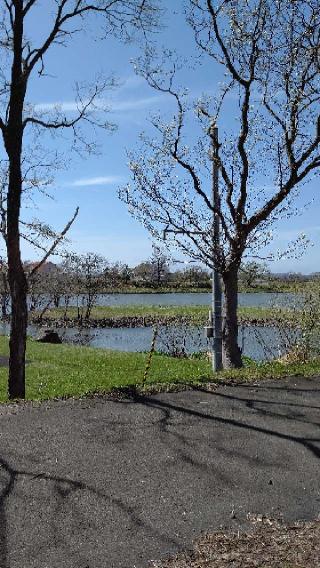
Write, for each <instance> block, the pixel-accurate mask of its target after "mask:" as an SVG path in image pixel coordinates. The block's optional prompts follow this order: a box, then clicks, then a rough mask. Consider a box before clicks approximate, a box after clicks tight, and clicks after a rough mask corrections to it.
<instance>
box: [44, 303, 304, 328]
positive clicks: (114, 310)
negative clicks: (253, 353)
mask: <svg viewBox="0 0 320 568" xmlns="http://www.w3.org/2000/svg"><path fill="white" fill-rule="evenodd" d="M208 311H209V307H208V306H97V307H94V308H93V309H92V312H91V319H94V320H100V319H104V318H125V317H126V318H133V317H145V318H153V319H159V320H161V319H165V318H178V319H181V318H184V319H185V320H188V321H189V322H190V323H194V324H205V322H206V321H207V319H208ZM238 313H239V319H240V321H241V320H252V319H259V320H264V321H265V320H271V319H278V320H280V321H287V320H290V316H291V317H292V315H291V314H290V311H289V310H286V309H281V310H280V309H277V308H268V307H267V308H265V307H240V308H239V312H238ZM63 315H64V308H53V309H50V310H48V311H47V312H46V313H45V316H44V317H45V318H49V319H52V320H55V319H59V318H61V317H63ZM77 315H78V312H77V308H74V307H70V308H68V310H67V317H68V318H70V319H77ZM295 315H296V314H295ZM36 316H37V314H34V317H36Z"/></svg>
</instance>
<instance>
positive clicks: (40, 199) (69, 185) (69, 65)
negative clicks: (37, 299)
mask: <svg viewBox="0 0 320 568" xmlns="http://www.w3.org/2000/svg"><path fill="white" fill-rule="evenodd" d="M39 4H40V7H41V4H42V7H44V6H47V2H42V3H41V2H40V3H39ZM181 4H182V3H181V2H180V1H178V0H175V3H174V6H175V9H173V7H172V6H173V2H172V1H171V2H170V0H165V1H164V5H165V6H166V8H167V13H166V14H165V16H164V19H163V22H164V25H165V29H164V30H163V31H161V32H159V33H158V34H157V35H156V36H155V37H154V41H155V43H156V44H157V45H158V46H159V48H160V49H161V46H163V45H165V46H166V47H167V48H168V47H170V48H173V49H176V50H177V52H178V53H179V54H180V55H182V56H183V57H184V58H185V60H186V64H185V68H184V69H183V71H182V72H181V75H180V81H181V82H183V84H184V85H185V86H186V87H187V88H188V89H189V91H190V93H191V95H194V96H195V97H196V96H199V95H200V94H201V93H202V92H205V91H207V92H211V93H212V92H214V90H215V89H216V87H217V76H216V75H213V74H212V67H210V68H207V67H206V64H202V66H200V65H199V59H197V58H195V59H193V58H194V56H195V52H194V48H193V34H192V31H191V30H190V29H189V28H188V27H187V25H186V23H185V22H184V18H183V16H182V13H181ZM46 18H47V13H46V11H45V10H39V13H38V15H37V20H36V21H34V20H31V19H30V21H29V22H28V25H29V33H30V34H32V35H33V37H36V36H41V33H42V30H43V29H44V28H45V26H46ZM96 25H97V24H93V25H92V26H91V28H90V29H89V30H88V31H87V32H86V33H85V34H82V35H81V36H75V37H74V38H73V40H72V42H71V44H70V45H69V46H68V47H67V48H63V47H59V46H56V47H55V48H54V49H52V51H50V52H49V53H48V56H47V57H46V59H45V65H46V73H47V74H48V76H46V77H44V78H38V77H36V78H35V79H34V80H33V82H32V84H31V89H30V91H29V96H28V100H30V102H32V103H33V104H36V105H39V108H41V107H45V105H48V108H50V105H53V104H55V103H59V104H61V105H62V107H63V108H65V109H69V111H70V112H72V108H73V106H72V105H73V100H74V99H73V84H74V82H75V81H91V80H94V78H95V76H96V75H97V74H103V75H106V76H107V75H110V74H111V73H114V75H115V76H116V77H117V78H118V79H119V83H120V86H119V87H118V88H117V89H115V90H113V91H112V92H110V108H111V111H110V120H112V121H113V122H115V123H116V124H117V127H118V128H117V131H116V132H114V133H112V134H109V133H108V132H105V131H98V132H97V138H98V142H99V144H100V147H101V153H100V155H99V156H90V157H87V159H83V158H80V157H79V156H77V155H69V154H68V155H67V158H66V160H67V162H68V168H67V169H62V170H60V171H58V172H57V174H56V176H55V182H54V184H53V185H52V187H51V188H50V193H51V195H52V199H48V198H45V197H44V196H41V195H39V196H35V197H34V203H33V204H32V205H30V203H29V204H28V208H27V209H26V210H25V211H24V215H25V216H26V217H29V218H30V217H32V216H36V217H38V218H40V219H41V220H43V221H45V222H47V223H49V224H51V225H52V226H53V227H55V228H56V229H57V230H59V229H62V228H63V226H64V225H65V223H66V222H67V220H68V219H69V218H70V217H71V216H72V214H73V211H74V209H75V207H76V206H79V208H80V213H79V216H78V218H77V220H76V222H75V224H74V226H73V227H72V229H71V231H70V233H69V239H70V240H71V242H70V248H71V249H72V250H75V251H77V252H87V251H95V252H98V253H100V254H102V255H104V256H106V257H107V258H108V259H109V260H110V261H116V260H120V261H122V262H126V263H128V264H129V265H132V266H133V265H135V264H137V263H139V262H140V261H142V260H144V259H146V258H147V257H149V256H150V254H151V240H150V238H149V236H148V234H147V232H146V231H145V230H144V229H143V228H142V227H141V226H140V225H139V224H138V222H137V221H135V220H134V219H132V218H131V217H130V216H129V214H128V212H127V210H126V208H125V206H124V204H123V203H121V202H120V201H119V199H118V197H117V189H118V187H119V185H124V184H125V183H126V182H127V181H128V179H129V171H128V168H127V165H126V161H127V158H126V149H129V150H130V149H134V148H135V147H136V146H137V140H138V136H139V133H140V132H141V131H142V130H147V131H148V130H149V128H150V127H149V120H148V117H149V116H150V113H152V112H156V111H158V110H159V111H160V112H161V114H168V116H169V111H170V102H169V101H168V100H167V98H166V97H165V96H163V95H160V94H158V93H156V92H154V91H153V90H152V89H150V88H149V87H148V86H147V85H146V84H145V82H144V80H143V79H142V78H140V77H137V76H136V75H135V74H134V70H133V65H132V62H131V60H132V59H134V58H136V57H137V56H138V55H139V53H140V51H139V50H140V47H139V42H136V43H130V44H125V45H124V44H121V43H120V42H119V41H117V40H115V39H108V40H106V41H104V42H101V41H99V40H97V38H96V37H95V36H97V35H98V33H99V30H98V28H97V27H95V26H96ZM231 120H232V116H228V117H226V121H231ZM48 144H50V145H51V144H52V142H48ZM54 144H55V145H57V146H58V147H59V150H60V151H62V152H63V151H67V148H68V144H67V142H66V141H65V140H64V139H60V138H57V139H56V140H55V141H54ZM318 185H319V184H316V183H315V182H313V184H311V185H310V186H309V187H307V188H304V197H302V198H299V199H298V202H297V204H298V207H299V209H300V215H299V216H298V217H295V218H294V219H291V220H288V221H283V222H281V224H280V225H279V226H278V227H277V228H276V230H275V232H276V239H275V243H274V246H275V248H278V247H280V248H285V246H286V243H287V242H288V240H292V239H294V238H295V237H296V235H297V234H298V233H299V232H305V233H306V234H307V235H308V236H309V237H310V239H311V241H313V243H314V245H313V246H310V247H309V248H308V250H307V252H306V254H304V255H303V257H302V258H301V259H298V260H297V259H288V260H282V261H281V262H275V263H272V265H271V268H272V270H274V271H279V272H283V271H288V270H294V271H301V272H312V271H317V270H320V266H319V263H318V258H319V242H320V220H319V218H320V192H319V187H317V186H318ZM310 201H312V205H311V206H309V207H305V205H304V204H305V203H306V202H310ZM35 205H36V207H35ZM22 253H23V257H24V258H25V259H35V258H36V257H37V253H36V252H35V251H34V250H33V249H32V248H31V246H30V245H28V244H26V243H24V244H23V245H22Z"/></svg>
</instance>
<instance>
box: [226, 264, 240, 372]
mask: <svg viewBox="0 0 320 568" xmlns="http://www.w3.org/2000/svg"><path fill="white" fill-rule="evenodd" d="M222 280H223V287H224V314H223V329H222V343H223V354H222V360H223V368H225V369H232V368H239V367H242V359H241V350H240V348H239V345H238V314H237V310H238V267H232V268H231V269H229V270H228V271H226V272H224V273H223V275H222Z"/></svg>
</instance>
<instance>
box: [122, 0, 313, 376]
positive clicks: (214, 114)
mask: <svg viewBox="0 0 320 568" xmlns="http://www.w3.org/2000/svg"><path fill="white" fill-rule="evenodd" d="M186 4H187V9H186V17H187V20H188V22H189V24H190V25H191V26H192V29H193V31H194V38H195V44H196V46H197V49H200V51H201V53H202V62H203V61H205V62H206V65H207V66H208V67H207V69H208V75H209V73H210V71H209V70H210V67H209V66H210V62H211V63H212V71H211V75H212V77H213V84H212V91H217V95H216V96H214V97H211V98H210V97H202V100H201V101H197V102H196V103H195V104H194V105H191V104H190V97H186V96H184V93H183V92H181V90H179V89H178V88H176V87H175V83H176V75H177V72H178V71H179V69H178V64H177V63H176V61H174V60H173V59H171V60H170V62H169V63H168V60H169V55H170V54H167V53H165V55H164V57H162V58H160V60H159V58H157V57H155V54H154V53H152V51H151V50H149V52H147V53H146V55H145V57H143V58H141V60H139V61H138V62H137V72H138V73H140V74H141V75H142V76H143V77H145V79H146V80H147V81H148V83H149V84H150V86H151V87H152V88H154V89H156V90H158V91H161V92H162V93H167V94H168V95H171V97H172V99H173V100H174V101H175V104H176V107H177V112H176V114H175V115H174V116H173V118H172V120H171V121H170V123H169V124H168V123H163V120H161V117H159V116H158V117H155V118H154V119H153V121H152V122H153V126H154V127H155V129H156V130H157V132H158V137H156V136H153V137H152V138H148V137H147V136H143V137H142V149H141V150H139V151H138V152H135V153H131V154H130V155H129V158H130V168H131V172H132V176H133V183H132V185H129V186H128V187H126V188H124V190H121V192H120V197H121V198H122V199H123V200H124V201H125V202H126V203H127V204H128V205H129V209H130V211H131V212H132V213H133V215H134V216H136V217H137V218H138V219H140V221H141V222H142V223H143V224H144V225H145V227H146V228H147V229H148V230H149V231H150V232H151V234H152V235H153V236H154V237H155V238H158V239H162V238H163V235H164V234H165V235H166V236H167V239H169V238H170V239H171V242H172V245H174V246H176V247H178V248H180V250H182V251H183V253H185V254H186V255H187V256H189V257H191V258H192V259H194V260H195V261H201V262H203V263H204V264H206V265H207V266H208V267H210V268H213V267H215V268H216V269H217V271H218V272H219V273H220V275H221V278H222V282H223V290H224V295H225V308H224V310H225V313H224V325H223V346H224V349H223V350H224V365H225V366H226V367H240V366H241V365H242V360H241V352H240V349H239V347H238V342H237V338H238V320H237V305H238V304H237V302H238V300H237V293H238V273H239V268H240V265H241V261H242V259H243V257H244V256H245V255H247V254H248V253H250V254H251V255H253V257H254V256H259V255H260V254H261V253H260V249H261V247H262V246H263V245H265V244H267V243H269V242H270V238H271V233H270V228H271V224H272V223H273V222H275V221H277V220H279V219H281V218H283V216H284V215H287V213H288V210H289V208H290V207H291V210H292V208H293V203H294V201H293V198H294V197H295V195H296V193H297V192H298V191H301V189H302V187H303V185H304V182H307V181H310V179H311V177H312V175H313V174H315V173H316V171H317V169H318V168H319V166H320V155H319V143H320V117H319V98H320V84H319V83H320V4H319V2H318V0H296V1H294V2H292V1H290V0H229V1H227V0H220V1H218V2H216V1H213V0H187V2H186ZM217 63H218V64H219V65H220V66H222V71H223V81H224V82H223V84H221V85H220V88H219V85H218V84H217V81H216V80H215V77H216V76H217ZM227 103H228V108H227V110H226V104H227ZM189 111H192V112H191V113H190V112H189ZM194 111H195V112H194ZM225 112H228V113H229V115H230V114H231V115H232V118H233V124H232V127H231V126H230V127H227V125H226V124H225V121H224V120H223V118H224V117H225ZM191 121H192V135H193V136H194V137H196V135H197V133H199V137H198V139H197V140H196V141H195V139H194V138H193V140H192V142H191V144H190V128H189V129H188V125H190V123H191ZM214 125H219V137H220V140H218V139H217V138H216V137H215V135H214V130H215V129H214V128H212V127H213V126H214ZM213 161H214V163H215V165H216V166H217V167H218V169H219V173H220V179H221V183H220V193H219V199H217V200H215V202H214V203H213V202H212V197H211V196H212V189H211V187H212V186H211V184H212V162H213ZM214 214H215V215H216V216H218V219H219V223H220V227H221V240H220V243H217V242H215V238H214V234H213V228H212V217H213V215H214ZM213 244H214V246H213Z"/></svg>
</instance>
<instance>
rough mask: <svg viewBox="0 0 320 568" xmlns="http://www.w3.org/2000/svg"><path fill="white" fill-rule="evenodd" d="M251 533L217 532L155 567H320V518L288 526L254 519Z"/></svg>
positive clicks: (267, 520)
mask: <svg viewBox="0 0 320 568" xmlns="http://www.w3.org/2000/svg"><path fill="white" fill-rule="evenodd" d="M250 520H251V522H252V523H253V530H250V531H249V532H241V533H234V532H231V531H230V532H215V533H210V534H206V535H204V536H203V537H201V538H200V539H199V540H197V541H196V542H195V543H194V547H193V551H192V552H191V553H180V554H178V555H177V556H175V557H174V558H171V559H169V560H166V561H163V562H153V564H151V566H152V568H317V567H318V568H319V567H320V521H313V522H309V523H307V522H298V523H294V524H292V525H285V524H282V523H279V522H278V521H272V520H270V519H267V518H261V517H255V518H251V519H250Z"/></svg>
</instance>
